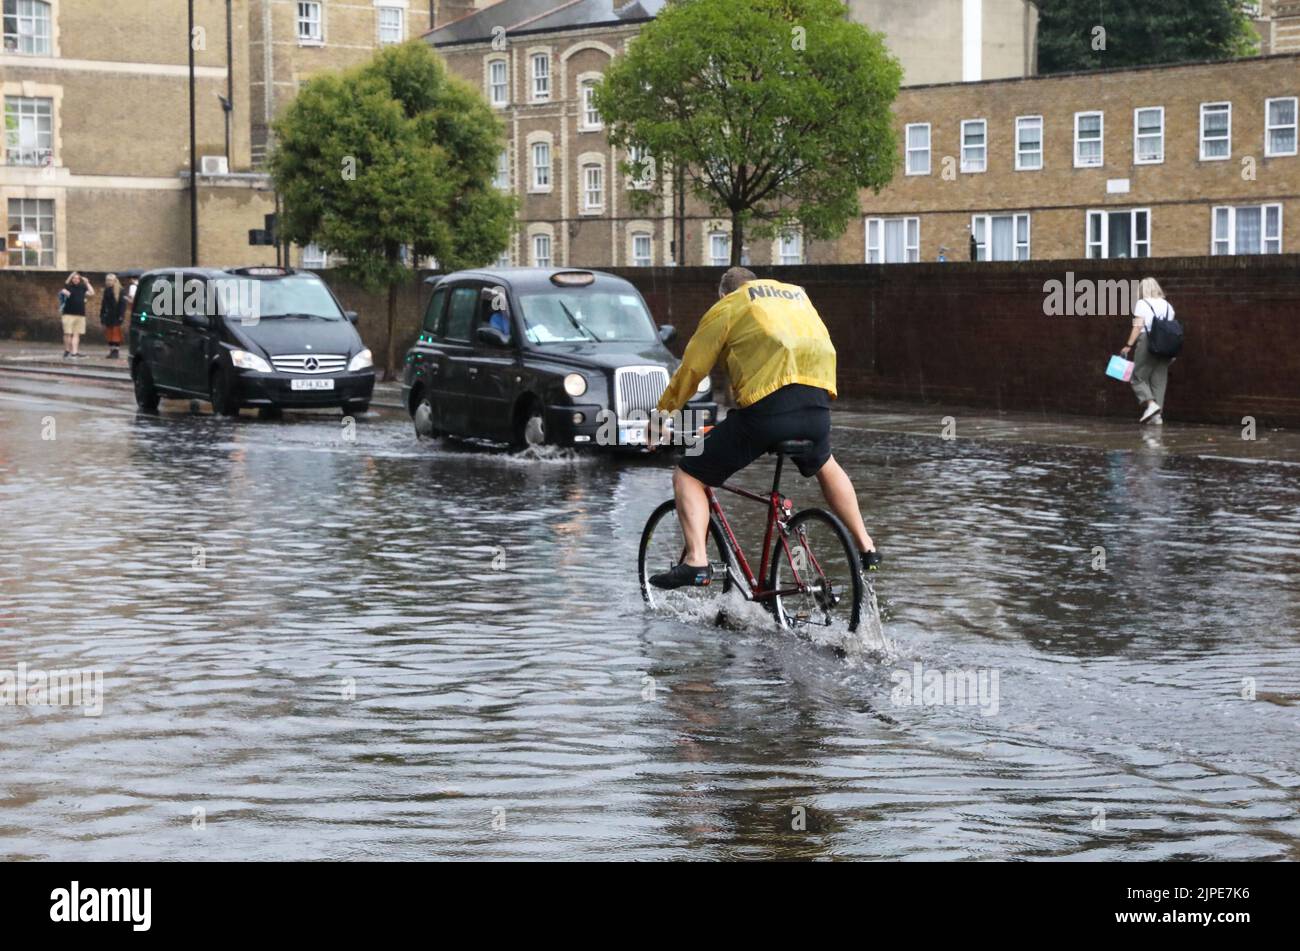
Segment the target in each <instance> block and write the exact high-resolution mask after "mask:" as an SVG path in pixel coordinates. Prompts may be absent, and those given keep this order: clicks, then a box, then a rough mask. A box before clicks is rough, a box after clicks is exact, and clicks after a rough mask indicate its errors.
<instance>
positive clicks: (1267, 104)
mask: <svg viewBox="0 0 1300 951" xmlns="http://www.w3.org/2000/svg"><path fill="white" fill-rule="evenodd" d="M1275 102H1289V103H1291V121H1290V122H1289V123H1286V124H1279V125H1274V124H1273V118H1272V116H1271V115H1270V113H1271V112H1272V111H1273V103H1275ZM1298 123H1300V99H1298V98H1297V97H1296V96H1274V97H1272V98H1270V99H1265V100H1264V157H1265V158H1276V157H1278V156H1282V155H1295V154H1296V149H1297V147H1298V146H1300V125H1298ZM1286 129H1290V130H1291V151H1289V152H1280V151H1276V150H1274V149H1273V133H1274V132H1280V131H1285V130H1286Z"/></svg>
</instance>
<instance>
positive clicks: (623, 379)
mask: <svg viewBox="0 0 1300 951" xmlns="http://www.w3.org/2000/svg"><path fill="white" fill-rule="evenodd" d="M666 389H668V371H667V370H665V369H664V368H663V367H619V368H618V370H616V371H615V372H614V406H615V409H616V410H617V412H618V415H619V418H621V419H625V418H627V416H628V414H629V413H631V412H634V411H637V410H640V411H641V412H649V411H650V410H652V409H654V408H655V407H656V406H658V405H659V397H661V396H663V395H664V390H666Z"/></svg>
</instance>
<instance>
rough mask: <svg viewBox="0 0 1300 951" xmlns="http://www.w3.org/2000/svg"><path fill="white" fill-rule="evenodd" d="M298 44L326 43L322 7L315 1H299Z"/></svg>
mask: <svg viewBox="0 0 1300 951" xmlns="http://www.w3.org/2000/svg"><path fill="white" fill-rule="evenodd" d="M298 42H299V43H324V42H325V31H324V30H323V29H322V23H321V5H320V3H317V2H314V0H298Z"/></svg>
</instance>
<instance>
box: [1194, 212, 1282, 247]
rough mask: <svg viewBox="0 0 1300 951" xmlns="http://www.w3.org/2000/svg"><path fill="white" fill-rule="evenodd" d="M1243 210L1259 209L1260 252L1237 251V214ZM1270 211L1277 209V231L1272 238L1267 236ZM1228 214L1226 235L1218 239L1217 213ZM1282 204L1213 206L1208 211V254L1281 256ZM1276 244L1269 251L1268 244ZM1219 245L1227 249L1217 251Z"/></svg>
mask: <svg viewBox="0 0 1300 951" xmlns="http://www.w3.org/2000/svg"><path fill="white" fill-rule="evenodd" d="M1243 208H1258V209H1259V219H1260V220H1259V244H1260V250H1259V251H1258V252H1255V251H1238V250H1237V212H1238V211H1240V210H1241V209H1243ZM1270 209H1277V230H1276V231H1275V232H1274V233H1273V235H1272V237H1270V236H1269V230H1268V213H1269V210H1270ZM1220 211H1226V212H1227V213H1228V218H1227V220H1228V234H1227V236H1226V237H1224V238H1220V237H1219V234H1218V230H1217V229H1218V225H1219V212H1220ZM1282 237H1283V231H1282V203H1281V202H1276V201H1270V202H1264V203H1261V204H1258V205H1254V204H1248V205H1215V206H1214V207H1213V208H1211V209H1210V254H1211V255H1221V254H1281V253H1282ZM1270 243H1273V244H1276V245H1277V247H1276V248H1275V249H1273V250H1269V247H1268V246H1269V244H1270ZM1220 244H1226V245H1227V248H1226V249H1225V250H1223V251H1220V250H1218V246H1219V245H1220Z"/></svg>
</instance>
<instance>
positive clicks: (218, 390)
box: [211, 367, 239, 416]
mask: <svg viewBox="0 0 1300 951" xmlns="http://www.w3.org/2000/svg"><path fill="white" fill-rule="evenodd" d="M211 395H212V411H213V412H214V413H220V414H221V415H222V416H238V415H239V401H238V400H236V399H235V393H234V390H233V389H232V388H231V385H230V371H228V370H226V369H225V368H223V367H217V368H216V369H215V370H213V371H212V386H211Z"/></svg>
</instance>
